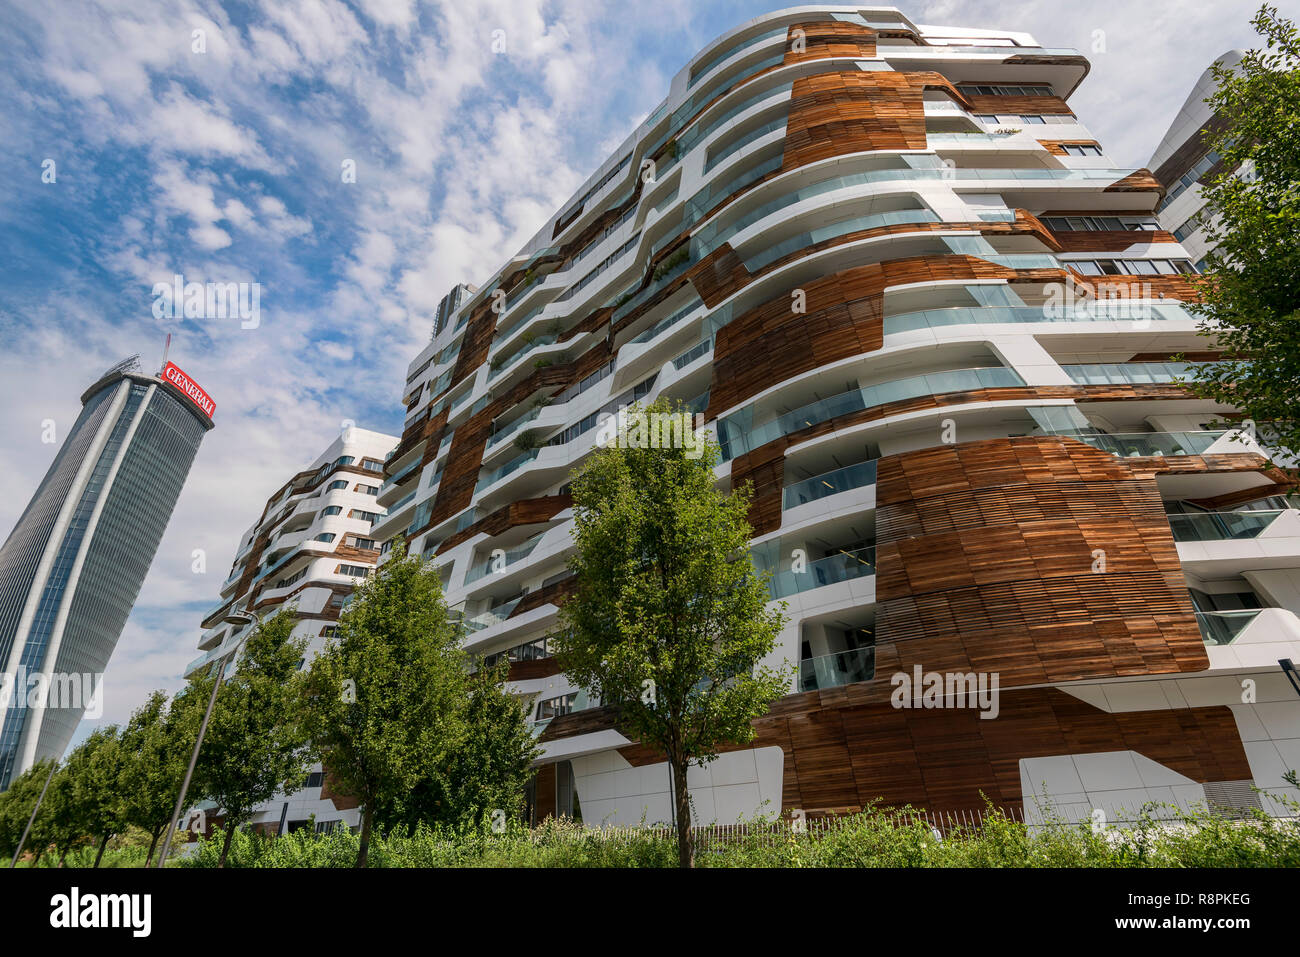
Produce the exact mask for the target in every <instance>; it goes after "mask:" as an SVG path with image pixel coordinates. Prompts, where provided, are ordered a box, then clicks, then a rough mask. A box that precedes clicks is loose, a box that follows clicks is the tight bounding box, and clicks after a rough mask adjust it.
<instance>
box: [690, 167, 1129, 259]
mask: <svg viewBox="0 0 1300 957" xmlns="http://www.w3.org/2000/svg"><path fill="white" fill-rule="evenodd" d="M931 159H933V160H934V161H935V162H936V163H937V162H938V160H937V158H935V157H931ZM780 165H781V157H780V156H777V157H776V158H775V161H772V160H769V161H767V162H765V163H763V164H760V165H759V166H758V167H755V168H754V169H753V170H750V171H747V172H745V173H741V174H740V175H739V176H737V177H735V178H734V179H732V180H731V181H729V182H727V183H723V184H717V185H713V186H707V187H705V188H704V189H702V190H700V191H699V192H698V193H696V194H695V195H694V196H692V197H691V198H690V199H689V200H688V201H687V204H686V213H685V223H686V225H688V226H690V225H694V224H695V223H696V222H698V221H699V220H700V219H702V218H703V217H704V214H705V213H707V212H708V211H709V210H710V209H711V208H712V207H713V205H714V204H715V203H717V202H718V201H719V200H721V199H723V198H724V197H725V196H728V195H730V194H731V193H732V192H734V191H735V190H737V189H739V188H740V187H741V186H742V185H745V183H747V182H752V181H753V180H756V179H758V178H760V177H761V176H764V175H766V174H767V173H768V172H770V171H771V170H773V169H777V168H779V167H780ZM1133 172H1134V170H1131V169H966V168H961V169H951V168H948V167H945V166H942V165H939V166H936V167H934V168H921V169H917V168H913V167H897V168H893V169H874V170H867V171H864V172H861V173H849V174H847V175H844V176H836V177H834V178H832V179H827V180H822V181H821V182H819V183H809V184H808V185H806V186H803V187H800V188H799V189H796V190H792V191H790V192H788V193H782V194H781V195H779V196H777V197H776V198H775V199H773V200H771V201H769V202H767V203H765V204H764V205H762V206H759V207H758V208H757V209H754V210H752V211H750V212H749V213H746V214H745V215H744V216H742V217H740V218H739V219H736V220H734V221H732V222H730V223H727V224H725V225H721V224H720V225H717V226H714V225H712V224H710V225H708V226H705V227H704V228H703V229H701V230H700V231H699V232H698V233H696V234H695V235H694V236H693V237H692V239H691V253H692V258H693V259H699V258H700V257H701V256H705V255H708V253H710V252H712V251H713V250H714V249H717V248H718V247H719V246H721V245H722V244H723V243H724V242H726V241H727V240H729V239H730V238H731V237H732V236H733V235H735V234H736V233H737V232H739V231H740V230H742V229H744V228H745V227H746V226H750V225H752V224H754V223H756V222H758V221H759V220H761V219H764V218H765V217H767V216H770V215H771V214H772V213H774V212H777V211H778V210H781V209H784V208H785V207H787V206H793V205H794V204H795V203H798V202H802V201H803V200H806V199H811V198H813V197H814V196H820V195H822V194H824V193H830V192H834V191H836V190H840V189H848V188H850V187H855V186H867V185H870V184H873V183H888V182H909V181H918V180H919V181H926V180H945V181H955V182H971V181H976V182H984V181H998V180H1014V181H1017V182H1026V183H1028V182H1034V181H1040V182H1044V184H1046V183H1053V184H1054V183H1059V182H1075V181H1080V180H1097V179H1105V180H1113V181H1118V180H1120V179H1123V178H1124V177H1125V176H1128V175H1130V174H1131V173H1133Z"/></svg>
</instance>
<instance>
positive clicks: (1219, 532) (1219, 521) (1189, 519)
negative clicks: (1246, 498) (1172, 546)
mask: <svg viewBox="0 0 1300 957" xmlns="http://www.w3.org/2000/svg"><path fill="white" fill-rule="evenodd" d="M1281 514H1282V512H1281V510H1277V511H1264V510H1262V509H1261V510H1258V511H1249V510H1243V511H1240V512H1188V513H1182V514H1178V513H1173V514H1171V515H1170V516H1169V528H1170V529H1171V530H1172V531H1173V533H1174V541H1176V542H1222V541H1229V540H1232V539H1237V538H1258V537H1259V533H1260V532H1262V531H1264V529H1266V528H1268V527H1269V525H1271V524H1272V523H1273V520H1274V519H1275V518H1277V517H1278V516H1279V515H1281Z"/></svg>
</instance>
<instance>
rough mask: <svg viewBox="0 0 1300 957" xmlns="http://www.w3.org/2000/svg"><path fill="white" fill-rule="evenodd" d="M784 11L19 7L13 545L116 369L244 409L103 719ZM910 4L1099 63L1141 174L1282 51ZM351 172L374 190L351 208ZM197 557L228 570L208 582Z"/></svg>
mask: <svg viewBox="0 0 1300 957" xmlns="http://www.w3.org/2000/svg"><path fill="white" fill-rule="evenodd" d="M782 6H784V5H782V4H776V3H760V2H741V0H725V2H713V3H710V2H695V3H690V2H684V0H656V2H654V3H613V2H611V3H593V2H586V0H555V2H552V0H483V2H473V0H459V2H455V3H429V4H416V3H415V2H413V0H267V2H265V3H254V2H239V3H234V2H230V3H225V4H218V3H208V2H196V0H179V2H176V0H173V2H153V0H129V2H122V3H99V4H94V3H85V2H79V0H60V2H59V3H58V4H57V5H55V4H51V3H49V2H48V0H40V2H30V0H6V2H5V3H4V4H3V6H0V76H3V78H4V80H5V89H6V90H7V95H6V97H5V98H4V99H3V102H0V173H2V175H0V347H2V348H0V408H3V410H4V411H3V414H0V461H2V462H4V463H5V465H6V467H5V468H3V469H0V535H4V534H7V530H8V529H9V528H10V527H11V526H12V523H13V522H14V521H15V520H16V518H17V516H18V514H19V513H20V511H21V509H22V508H23V506H24V504H25V503H26V501H27V500H28V498H29V497H30V495H31V493H32V491H33V490H34V489H35V487H36V485H37V483H38V482H39V480H40V477H41V475H42V474H43V473H44V471H45V469H46V468H47V467H48V465H49V463H50V461H51V460H52V458H53V456H54V453H55V450H56V448H57V447H56V446H55V445H49V444H42V441H41V436H42V431H43V423H44V422H45V420H48V419H52V420H54V422H55V424H56V428H57V430H58V436H59V438H62V436H63V434H64V433H65V432H66V430H67V428H68V427H70V426H71V424H72V422H73V421H74V419H75V417H76V413H77V410H78V407H79V406H78V396H79V395H80V393H81V391H82V390H83V389H84V388H85V387H86V386H87V385H88V384H90V382H92V381H93V380H94V379H95V378H96V377H97V376H98V374H99V373H100V372H102V371H103V370H104V369H106V368H107V367H108V366H109V365H111V364H112V363H113V362H115V361H116V360H117V359H119V358H121V357H123V356H126V355H129V354H131V353H134V352H139V353H141V354H142V355H143V357H144V362H145V365H146V367H156V366H157V364H158V361H159V359H160V357H161V351H162V342H163V336H164V335H165V334H166V333H168V332H170V333H172V334H173V342H172V358H173V359H174V360H175V361H176V362H177V363H178V364H179V365H181V366H182V367H183V368H184V369H185V370H186V371H187V372H188V373H189V374H191V375H192V376H193V377H194V379H195V380H197V381H198V382H199V383H200V384H201V385H202V386H203V387H204V388H205V389H207V391H208V392H209V393H210V394H211V395H212V397H213V399H214V400H215V401H216V404H217V411H216V422H217V428H216V429H215V430H214V431H213V432H211V433H210V434H209V435H208V437H207V438H206V439H205V441H204V444H203V447H202V448H201V450H200V452H199V456H198V458H197V460H196V462H195V465H194V469H193V471H192V473H191V476H190V479H189V482H188V484H187V486H186V488H185V490H184V492H183V493H182V496H181V500H180V502H179V503H178V506H177V509H176V512H175V514H174V515H173V518H172V522H171V524H170V526H169V528H168V531H167V534H166V536H165V537H164V539H163V542H162V544H161V546H160V548H159V552H158V555H157V557H156V559H155V561H154V565H153V568H152V569H151V571H150V575H149V577H148V579H147V580H146V582H145V586H144V589H143V591H142V592H141V595H140V599H139V601H138V603H137V606H136V609H135V611H134V613H133V614H132V616H131V619H130V621H129V622H128V624H127V628H126V631H125V633H124V634H123V637H122V640H121V641H120V643H119V645H118V649H117V652H116V654H115V656H114V659H113V662H112V663H111V664H110V667H109V672H108V676H107V681H106V692H107V693H106V713H105V718H104V720H106V721H110V720H121V719H123V718H124V717H125V716H126V715H127V714H128V713H129V712H130V710H131V709H132V708H133V707H135V706H136V705H138V704H139V703H140V701H142V700H143V698H144V696H145V695H146V693H147V692H148V691H149V690H150V689H153V688H159V687H161V688H167V689H174V688H176V687H178V686H179V684H180V679H179V674H180V671H181V669H182V668H183V667H184V664H185V663H186V662H187V661H188V660H189V659H190V658H192V657H193V656H194V654H195V653H196V651H195V642H196V640H197V638H198V634H199V630H200V629H199V619H200V617H201V615H202V613H203V611H204V610H206V609H207V608H209V607H211V606H212V605H213V604H214V603H215V600H216V597H217V590H218V587H219V585H220V583H221V581H222V580H223V579H224V578H225V577H226V574H227V572H228V570H229V567H230V560H231V558H232V557H233V555H234V552H235V546H236V544H237V538H238V535H239V533H240V532H241V531H242V530H243V529H244V528H245V527H246V526H247V525H248V524H249V523H251V522H252V521H253V520H254V519H255V518H256V517H257V515H258V514H259V513H260V511H261V507H262V504H263V503H264V501H265V499H266V497H267V495H268V494H269V493H270V492H271V491H273V490H274V489H275V488H276V487H277V486H279V485H280V484H282V483H283V482H284V480H285V479H286V478H287V477H288V476H289V475H291V474H292V473H293V472H295V471H297V470H299V469H301V468H303V467H304V466H305V465H306V464H307V463H309V462H310V460H311V459H312V458H314V457H315V455H317V454H318V453H319V452H320V451H321V450H322V449H323V448H324V447H325V446H326V445H327V444H328V442H329V441H330V440H331V439H332V437H333V436H334V435H336V434H337V432H338V430H339V428H340V427H341V424H342V423H343V422H344V421H345V420H354V421H355V422H356V423H357V424H358V425H360V426H362V427H365V428H372V429H377V430H381V431H389V432H392V433H397V432H399V431H400V429H401V407H400V405H399V399H400V393H401V385H402V381H403V379H404V373H405V368H406V364H407V362H408V360H409V359H410V357H411V356H412V355H413V354H414V353H415V352H416V351H418V350H419V349H420V348H421V347H422V345H423V344H424V343H425V342H426V341H427V339H428V335H429V329H430V320H431V315H432V312H433V309H434V307H435V306H436V305H437V302H438V299H439V298H440V297H441V296H442V295H443V293H445V292H446V291H447V289H448V288H450V287H451V286H452V285H453V284H454V283H455V282H458V281H470V282H482V281H484V280H485V279H487V278H488V277H490V276H491V274H492V273H493V272H495V270H496V268H497V267H498V266H499V264H500V263H501V261H502V260H503V259H504V258H505V257H507V256H508V255H510V254H512V253H513V252H515V251H516V250H517V249H519V247H520V246H522V245H523V243H524V242H525V241H526V240H527V239H528V238H529V237H530V236H531V235H532V234H533V233H534V232H535V231H536V230H537V229H538V228H539V227H540V226H541V225H543V223H544V221H546V220H547V218H548V217H549V216H550V215H551V214H552V213H554V212H555V211H556V210H557V209H558V208H559V207H560V206H561V205H563V204H564V202H565V200H566V199H567V198H568V197H569V196H570V195H571V194H572V193H573V192H574V190H575V189H576V188H577V187H578V186H579V185H580V184H581V182H582V181H583V180H584V179H585V178H586V176H587V175H588V174H589V173H590V172H591V171H592V170H593V169H595V168H596V166H598V165H599V164H600V163H601V162H602V161H603V160H604V159H605V158H606V157H607V156H608V155H609V154H610V153H611V152H612V151H613V150H614V149H615V147H616V146H617V145H618V144H619V143H620V142H621V141H622V140H623V139H624V138H625V137H626V136H627V134H628V133H629V132H630V131H631V130H632V129H633V128H634V127H635V126H636V125H637V124H638V123H639V122H640V120H641V119H642V118H644V116H645V115H646V114H647V113H649V111H650V110H651V109H653V108H654V107H655V106H656V105H657V104H658V103H659V101H660V100H661V99H662V98H663V96H664V95H665V93H666V92H667V88H668V84H669V81H670V80H671V78H672V76H673V74H674V73H676V72H677V70H679V69H680V68H681V67H682V66H683V65H684V64H685V63H686V62H687V61H688V60H689V58H690V57H691V56H692V55H693V54H694V52H696V51H697V50H699V49H700V48H701V47H702V46H703V45H705V44H706V43H707V42H708V41H709V40H711V39H712V38H713V37H715V36H717V35H718V34H720V33H722V32H724V31H726V30H728V29H730V28H731V27H733V26H735V25H737V24H739V23H741V22H743V21H744V20H747V19H749V18H750V17H754V16H757V15H759V14H761V13H764V12H768V11H770V10H774V9H780V8H781V7H782ZM1281 6H1282V8H1283V13H1284V14H1288V13H1289V14H1291V15H1294V14H1295V10H1294V9H1292V10H1288V9H1287V8H1288V7H1294V6H1295V3H1294V2H1292V3H1283V4H1281ZM900 8H901V9H902V10H903V11H904V12H905V13H907V14H908V15H909V16H910V17H911V18H912V19H913V20H914V21H916V22H919V23H927V24H944V25H951V26H968V27H978V26H988V27H997V28H1002V29H1011V30H1020V31H1025V32H1029V33H1032V34H1034V36H1035V37H1036V38H1037V39H1038V40H1039V41H1040V42H1041V43H1043V44H1044V45H1045V46H1054V47H1057V46H1069V47H1075V48H1077V49H1079V50H1081V51H1082V52H1084V53H1086V54H1088V55H1089V56H1090V57H1091V59H1092V60H1093V69H1092V73H1091V75H1090V76H1089V78H1088V79H1087V80H1086V81H1085V83H1084V85H1083V87H1082V88H1081V89H1080V90H1079V92H1078V93H1077V94H1076V95H1075V97H1074V98H1073V100H1072V102H1073V103H1074V105H1075V109H1076V112H1077V113H1078V114H1079V115H1080V117H1081V118H1082V119H1083V120H1084V122H1085V123H1087V124H1088V125H1089V126H1090V127H1091V129H1092V130H1093V132H1094V133H1095V134H1096V135H1097V136H1098V138H1099V139H1100V140H1101V141H1102V142H1103V143H1104V144H1106V146H1107V147H1108V150H1109V151H1110V153H1111V155H1112V156H1113V157H1115V158H1116V160H1117V161H1118V162H1120V163H1121V164H1124V165H1132V166H1140V165H1143V164H1144V163H1145V161H1146V159H1147V158H1148V157H1149V155H1150V153H1151V151H1152V149H1153V148H1154V146H1155V144H1156V143H1157V142H1158V141H1159V139H1160V137H1161V135H1162V134H1163V133H1164V130H1165V128H1166V126H1167V125H1168V123H1169V121H1170V120H1171V119H1172V117H1173V115H1174V113H1175V112H1176V111H1177V109H1178V108H1179V106H1180V105H1181V104H1182V101H1183V99H1184V97H1185V96H1186V94H1187V92H1188V90H1189V89H1190V87H1191V85H1192V83H1193V82H1194V81H1195V79H1196V77H1197V76H1198V75H1199V73H1200V72H1201V70H1203V69H1204V68H1205V66H1206V65H1207V64H1208V63H1209V62H1210V61H1211V60H1212V59H1213V58H1214V57H1215V56H1217V55H1218V54H1220V53H1222V52H1224V51H1225V50H1227V49H1229V48H1231V47H1233V46H1245V45H1250V44H1251V42H1252V40H1253V34H1252V33H1251V31H1250V29H1249V26H1248V20H1249V18H1250V15H1251V13H1252V12H1253V9H1254V4H1252V3H1248V2H1239V0H1221V2H1215V3H1189V2H1176V0H1154V2H1143V3H1141V4H1135V3H1132V2H1131V0H1130V2H1110V0H1105V2H1086V0H1081V2H1077V3H1072V4H1068V5H1063V4H1061V3H1059V0H1054V2H990V0H976V2H969V3H963V2H953V0H941V2H924V3H916V4H904V5H900ZM196 30H197V31H202V34H201V36H202V44H201V46H202V47H203V50H202V52H196V46H198V45H199V44H196V39H195V31H196ZM498 30H501V31H504V34H495V36H494V31H498ZM502 39H503V40H504V45H505V49H504V52H494V49H493V46H494V40H496V41H497V42H496V45H497V46H498V47H499V46H500V42H501V40H502ZM48 160H52V161H53V163H54V170H55V181H54V182H52V183H48V182H43V181H42V170H43V169H45V168H47V167H48V164H47V163H46V161H48ZM346 160H352V161H354V162H355V166H356V171H357V175H356V182H355V183H344V182H343V181H342V176H341V169H342V164H343V163H344V161H346ZM177 272H179V273H182V274H184V275H185V277H186V278H187V279H193V280H199V281H204V280H208V281H220V282H238V281H248V282H258V283H260V284H261V322H260V324H259V325H258V327H257V328H255V329H243V328H241V327H240V323H239V322H238V321H237V320H233V319H230V320H210V319H209V320H194V319H190V320H183V321H179V322H169V323H162V322H159V321H158V320H157V319H155V318H154V317H153V315H152V314H151V306H152V302H153V300H152V294H151V291H152V287H153V284H154V283H155V282H159V281H169V280H170V277H171V276H172V275H173V274H174V273H177ZM195 549H202V550H203V551H204V553H205V555H206V558H207V567H206V573H203V574H196V573H195V572H194V571H193V570H192V565H193V559H192V557H191V556H192V554H193V552H194V550H195ZM87 730H88V729H87V728H86V726H85V725H84V724H83V728H82V732H81V734H84V733H85V732H86V731H87ZM80 736H81V735H80V734H79V736H78V737H80Z"/></svg>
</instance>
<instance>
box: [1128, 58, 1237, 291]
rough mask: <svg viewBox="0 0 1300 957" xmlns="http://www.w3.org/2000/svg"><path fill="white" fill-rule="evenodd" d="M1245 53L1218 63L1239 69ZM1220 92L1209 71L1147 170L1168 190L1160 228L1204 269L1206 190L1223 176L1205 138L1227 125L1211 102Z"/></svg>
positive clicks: (1189, 96) (1160, 206)
mask: <svg viewBox="0 0 1300 957" xmlns="http://www.w3.org/2000/svg"><path fill="white" fill-rule="evenodd" d="M1243 53H1244V51H1242V50H1229V51H1227V52H1226V53H1224V54H1223V55H1222V56H1220V57H1219V58H1218V59H1217V60H1216V61H1215V62H1216V63H1218V64H1219V65H1220V66H1222V67H1223V68H1224V69H1227V70H1234V69H1236V68H1237V67H1238V66H1239V65H1240V63H1241V58H1242V56H1243ZM1217 88H1218V82H1217V81H1216V80H1215V79H1214V71H1213V68H1209V67H1207V68H1206V70H1205V72H1203V73H1202V74H1201V75H1200V77H1198V78H1197V80H1196V83H1195V84H1194V85H1193V87H1192V91H1191V92H1190V93H1188V94H1187V99H1186V101H1184V103H1183V105H1182V108H1181V109H1179V111H1178V114H1177V115H1176V116H1175V117H1174V120H1173V122H1172V123H1170V124H1169V129H1168V131H1166V133H1165V135H1164V137H1163V138H1162V139H1161V140H1160V144H1159V145H1158V146H1157V147H1156V151H1155V152H1154V153H1153V154H1152V155H1151V161H1150V162H1149V163H1148V164H1147V165H1148V166H1149V167H1150V168H1151V170H1152V171H1153V172H1154V174H1155V177H1156V179H1158V180H1160V183H1161V184H1162V185H1163V186H1164V187H1165V195H1164V198H1163V199H1161V200H1160V203H1159V204H1158V205H1157V206H1156V214H1157V216H1158V217H1159V219H1160V225H1161V226H1162V227H1163V228H1164V229H1167V230H1169V232H1171V233H1173V235H1174V238H1175V239H1177V240H1178V241H1179V242H1180V243H1182V245H1183V248H1184V249H1186V250H1187V253H1188V255H1189V256H1190V257H1191V258H1192V259H1194V260H1195V261H1196V263H1197V267H1198V268H1199V267H1200V264H1201V262H1202V261H1203V260H1204V259H1205V254H1206V253H1208V252H1209V251H1210V248H1209V243H1208V240H1207V238H1206V230H1205V227H1206V225H1208V224H1207V223H1202V222H1201V210H1202V209H1203V208H1204V205H1205V201H1204V199H1203V197H1202V191H1203V186H1202V184H1203V183H1204V182H1205V181H1206V180H1208V179H1210V178H1212V177H1214V176H1216V175H1218V173H1219V172H1220V171H1221V167H1222V162H1221V161H1220V159H1219V154H1218V153H1216V152H1215V151H1214V150H1212V149H1211V148H1210V146H1209V144H1208V143H1207V142H1206V136H1207V135H1209V134H1215V133H1218V132H1221V131H1222V130H1223V129H1224V127H1225V126H1226V123H1225V121H1224V118H1223V117H1221V116H1219V115H1218V114H1216V113H1215V112H1214V111H1213V110H1212V109H1210V105H1209V104H1208V103H1206V102H1205V101H1206V99H1207V98H1208V97H1209V96H1210V95H1211V94H1213V93H1214V91H1215V90H1216V89H1217Z"/></svg>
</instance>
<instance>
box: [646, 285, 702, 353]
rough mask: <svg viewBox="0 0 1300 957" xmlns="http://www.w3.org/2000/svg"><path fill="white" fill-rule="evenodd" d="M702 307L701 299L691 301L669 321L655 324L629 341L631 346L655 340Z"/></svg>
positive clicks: (670, 317)
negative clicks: (635, 343)
mask: <svg viewBox="0 0 1300 957" xmlns="http://www.w3.org/2000/svg"><path fill="white" fill-rule="evenodd" d="M700 305H701V302H700V299H699V297H698V296H697V297H695V298H694V300H693V301H691V302H690V303H689V304H688V305H686V306H684V307H683V308H681V309H678V310H677V311H676V312H674V313H673V314H672V315H671V316H669V317H668V318H667V319H664V320H662V321H660V322H657V323H655V324H654V325H653V326H651V327H650V328H649V329H647V330H646V331H645V332H643V333H641V334H640V335H638V336H636V337H635V338H633V339H631V340H629V344H631V343H633V342H649V341H650V340H651V339H653V338H655V337H656V336H658V335H659V333H661V332H665V331H667V329H668V328H669V327H670V326H674V325H676V324H677V323H679V322H681V321H682V320H683V319H685V318H686V317H687V316H689V315H690V314H691V313H693V312H694V311H695V310H696V309H698V308H699V307H700Z"/></svg>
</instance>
